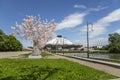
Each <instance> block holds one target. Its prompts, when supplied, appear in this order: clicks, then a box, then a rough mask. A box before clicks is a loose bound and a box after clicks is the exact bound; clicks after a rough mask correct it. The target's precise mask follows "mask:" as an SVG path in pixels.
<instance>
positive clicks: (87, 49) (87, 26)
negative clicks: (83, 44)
mask: <svg viewBox="0 0 120 80" xmlns="http://www.w3.org/2000/svg"><path fill="white" fill-rule="evenodd" d="M89 25H91V26H92V27H93V24H92V23H88V22H87V58H89Z"/></svg>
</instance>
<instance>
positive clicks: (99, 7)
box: [87, 6, 108, 12]
mask: <svg viewBox="0 0 120 80" xmlns="http://www.w3.org/2000/svg"><path fill="white" fill-rule="evenodd" d="M107 8H108V6H97V7H95V8H88V10H87V11H88V12H90V11H101V10H104V9H107Z"/></svg>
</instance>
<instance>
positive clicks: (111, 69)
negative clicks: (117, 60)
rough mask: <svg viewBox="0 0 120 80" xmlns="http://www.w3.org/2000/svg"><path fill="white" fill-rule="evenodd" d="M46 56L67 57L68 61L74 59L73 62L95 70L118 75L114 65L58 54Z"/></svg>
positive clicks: (118, 71)
mask: <svg viewBox="0 0 120 80" xmlns="http://www.w3.org/2000/svg"><path fill="white" fill-rule="evenodd" d="M48 58H52V59H58V58H64V59H68V60H70V61H74V62H77V63H80V64H83V65H86V66H89V67H92V68H94V69H97V70H100V71H104V72H106V73H110V74H112V75H115V76H118V77H120V69H118V68H114V67H111V66H107V65H104V64H99V63H93V62H88V61H83V60H78V59H73V58H68V57H64V56H59V55H55V56H50V57H48ZM118 80H120V79H118Z"/></svg>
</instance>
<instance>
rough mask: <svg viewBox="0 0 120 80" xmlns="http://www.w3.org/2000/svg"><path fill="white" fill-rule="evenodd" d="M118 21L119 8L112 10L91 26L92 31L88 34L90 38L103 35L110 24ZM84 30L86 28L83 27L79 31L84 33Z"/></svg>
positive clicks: (119, 15) (119, 17) (119, 16)
mask: <svg viewBox="0 0 120 80" xmlns="http://www.w3.org/2000/svg"><path fill="white" fill-rule="evenodd" d="M119 20H120V8H119V9H116V10H114V11H113V12H111V13H110V14H108V15H107V16H105V17H103V18H101V19H100V20H98V21H97V22H96V23H95V24H94V25H93V26H94V31H93V32H91V33H90V37H96V36H99V35H101V34H104V33H105V32H106V31H107V26H109V25H110V23H112V22H115V21H119ZM85 29H86V26H83V27H82V29H81V31H82V32H84V31H85Z"/></svg>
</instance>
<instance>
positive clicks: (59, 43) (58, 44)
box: [45, 35, 82, 51]
mask: <svg viewBox="0 0 120 80" xmlns="http://www.w3.org/2000/svg"><path fill="white" fill-rule="evenodd" d="M81 47H82V45H76V44H74V43H72V42H71V41H69V40H68V39H65V38H63V37H62V36H61V35H58V36H57V37H56V38H54V39H52V40H50V41H48V42H47V44H46V46H45V49H47V50H56V49H57V50H59V51H61V50H64V51H69V50H82V48H81Z"/></svg>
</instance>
